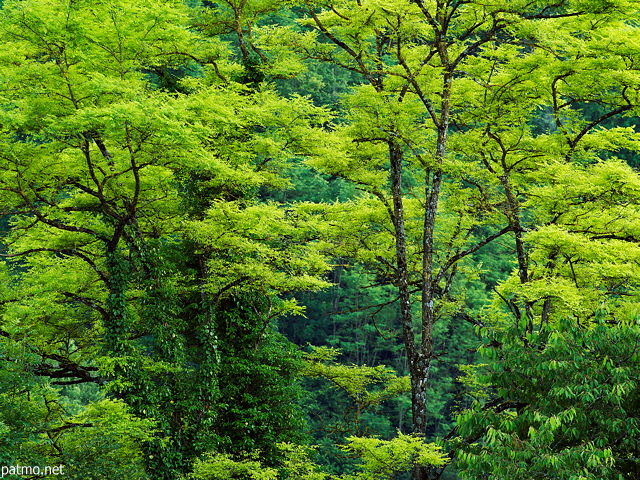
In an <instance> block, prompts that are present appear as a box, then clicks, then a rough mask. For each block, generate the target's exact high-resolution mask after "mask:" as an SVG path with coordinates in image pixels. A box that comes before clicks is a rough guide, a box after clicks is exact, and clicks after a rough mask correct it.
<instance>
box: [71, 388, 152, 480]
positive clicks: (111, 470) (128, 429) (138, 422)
mask: <svg viewBox="0 0 640 480" xmlns="http://www.w3.org/2000/svg"><path fill="white" fill-rule="evenodd" d="M74 423H75V424H77V425H79V426H78V427H77V428H74V429H71V430H70V431H69V432H68V433H63V434H62V440H61V441H60V446H61V448H62V451H63V454H62V455H61V457H60V461H61V463H63V464H64V465H65V469H64V475H65V478H71V479H78V480H79V479H83V478H96V479H110V478H114V476H119V475H125V476H126V478H131V479H146V478H148V477H147V475H146V473H145V468H144V467H145V462H144V458H143V455H144V453H143V451H142V448H141V445H142V444H143V442H146V441H149V440H150V439H151V438H152V437H153V434H154V422H153V421H152V420H149V419H140V418H137V417H135V416H134V415H132V414H131V413H130V409H129V408H128V407H127V406H126V405H125V404H124V403H123V402H121V401H120V402H119V401H113V400H102V401H100V402H96V403H92V404H90V405H89V406H88V407H87V409H86V410H85V411H84V412H82V413H81V414H79V415H77V416H75V417H72V418H71V419H70V424H74Z"/></svg>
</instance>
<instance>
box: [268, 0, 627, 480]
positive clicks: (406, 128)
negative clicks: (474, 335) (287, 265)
mask: <svg viewBox="0 0 640 480" xmlns="http://www.w3.org/2000/svg"><path fill="white" fill-rule="evenodd" d="M304 5H305V6H306V11H307V19H306V20H304V21H302V22H300V28H299V29H295V28H288V29H283V30H280V31H279V32H277V33H274V32H272V31H271V30H269V31H266V32H265V36H264V40H263V44H264V46H265V47H264V48H265V50H268V48H269V46H270V45H276V44H278V41H279V42H280V45H282V44H286V45H293V46H294V48H295V49H296V50H297V52H298V53H299V54H300V55H302V56H303V57H305V58H307V59H312V60H316V61H320V62H327V63H330V64H333V65H337V66H339V67H342V68H344V69H347V70H350V71H352V72H356V73H357V74H359V75H360V77H361V79H362V82H363V83H362V85H360V86H358V87H354V88H353V89H352V93H351V94H349V95H347V96H345V97H344V99H343V102H342V109H343V110H342V111H343V115H344V120H343V121H342V122H340V123H338V124H335V125H334V126H333V127H332V131H328V132H324V133H323V134H322V135H321V136H320V135H317V136H316V137H314V138H313V140H312V141H310V142H309V144H308V145H307V148H308V152H309V155H310V156H312V158H311V159H310V160H309V164H311V165H313V166H315V167H316V168H318V169H319V170H321V171H323V172H325V173H328V174H332V175H337V176H341V177H343V178H345V179H346V180H348V181H350V182H352V183H353V184H355V185H357V187H358V188H359V189H360V190H361V191H362V192H363V193H362V196H361V197H360V199H359V200H357V201H354V202H353V204H352V205H351V208H350V209H348V211H345V210H347V209H342V210H340V208H336V210H337V212H336V213H335V215H336V218H337V219H338V220H334V221H336V222H338V221H339V222H342V225H341V227H342V228H341V230H340V232H339V233H337V234H336V235H335V241H336V243H337V244H338V248H337V249H336V252H337V253H338V254H339V255H340V256H344V257H350V258H355V259H357V260H359V261H362V262H365V263H366V264H368V265H369V266H370V268H371V270H373V271H375V272H376V274H377V275H378V276H379V277H380V278H382V279H386V280H387V281H388V282H391V283H393V284H394V285H395V286H396V288H397V297H398V302H399V305H400V311H401V315H400V323H401V325H402V329H403V338H404V343H405V350H406V352H407V358H408V363H409V371H410V376H411V383H412V404H413V410H412V413H413V422H414V432H415V433H418V434H425V433H426V429H427V424H428V418H427V416H428V414H427V408H426V398H427V396H428V393H427V392H428V389H429V388H431V387H430V385H431V384H432V380H431V379H430V372H431V368H432V364H433V363H434V361H436V360H437V357H438V355H437V352H436V351H435V350H434V325H435V324H436V322H437V321H439V319H441V318H443V317H448V316H459V317H460V318H464V319H467V320H469V321H471V322H473V323H475V324H476V325H481V322H480V320H479V319H478V318H474V317H473V315H470V312H469V311H468V309H467V308H466V306H465V298H464V292H463V290H462V289H460V288H456V287H457V286H459V285H461V284H464V278H469V277H468V276H469V275H474V267H473V265H472V263H471V262H470V260H471V259H472V256H473V255H474V254H475V253H476V252H478V251H479V250H480V249H481V248H482V247H484V246H486V245H488V244H490V243H492V242H495V241H497V240H498V239H501V241H502V240H505V241H507V242H508V243H509V244H510V245H511V246H512V248H513V258H514V261H515V263H516V265H517V269H518V276H517V277H515V278H517V282H519V283H520V284H522V285H528V284H530V283H532V279H533V277H531V274H530V271H529V268H530V266H529V262H530V260H529V259H528V256H527V248H526V246H525V243H524V234H525V232H526V231H527V230H528V229H531V228H534V226H535V220H532V219H530V217H529V213H528V208H527V207H528V205H529V204H528V203H526V202H527V201H534V198H535V197H532V196H530V194H529V193H528V190H529V185H530V184H531V183H532V182H540V181H544V180H545V179H544V178H541V176H542V175H543V172H545V171H547V169H553V168H556V167H557V166H558V165H564V164H565V163H567V162H569V163H571V162H578V163H579V162H590V161H594V159H596V158H600V156H602V155H606V152H610V151H614V150H616V149H617V148H620V147H621V146H625V147H626V146H628V145H631V144H633V142H634V141H635V134H634V133H633V131H632V130H630V129H621V128H613V129H609V130H604V129H603V128H602V124H603V122H604V121H606V120H608V119H611V118H614V117H616V116H620V115H623V114H625V113H629V112H631V111H632V110H633V109H634V108H635V106H636V105H637V95H638V93H637V83H636V82H635V80H634V79H636V75H637V74H636V72H635V68H636V67H635V65H636V63H635V62H636V60H635V59H636V58H637V52H636V51H635V49H634V48H633V47H629V42H627V41H625V39H630V38H632V36H633V35H634V34H635V33H634V32H635V31H636V30H635V26H634V25H633V24H632V23H630V22H627V19H628V18H634V15H637V9H636V7H634V5H633V4H632V3H631V2H628V1H615V2H580V1H577V2H573V1H560V2H547V1H511V2H508V3H507V4H504V3H491V2H483V1H457V0H435V1H430V2H425V1H422V0H416V1H391V2H375V1H326V2H320V3H318V2H305V3H304ZM612 32H616V33H615V36H614V38H616V39H618V40H619V43H618V41H616V42H613V43H604V42H603V41H602V40H601V39H602V38H608V37H610V36H612V35H613V33H612ZM278 39H279V40H278ZM274 51H277V49H274ZM596 72H597V73H596ZM594 78H595V80H594ZM589 105H591V106H593V105H597V106H598V108H597V109H595V111H596V112H597V113H595V114H593V115H588V114H587V109H586V106H589ZM590 111H591V112H593V111H594V109H591V110H590ZM545 115H546V117H545ZM545 120H546V121H545ZM630 148H634V147H630ZM476 273H477V271H476ZM507 302H509V303H510V305H511V307H512V309H513V311H514V312H515V315H516V316H517V317H518V321H521V322H525V323H527V324H528V325H530V326H529V327H528V328H529V329H531V328H532V327H531V325H532V324H533V323H532V322H533V318H534V315H535V314H534V310H535V308H536V306H535V305H534V302H529V301H527V300H524V299H523V297H521V296H514V297H509V298H507ZM543 303H544V302H543ZM549 305H550V303H549ZM543 310H544V311H546V310H545V308H543ZM545 315H546V314H545ZM416 316H417V317H419V320H418V321H417V322H416V321H415V320H414V317H416ZM433 475H436V476H437V475H438V473H437V472H434V473H433ZM427 476H428V474H427V472H425V471H421V472H416V473H415V478H427Z"/></svg>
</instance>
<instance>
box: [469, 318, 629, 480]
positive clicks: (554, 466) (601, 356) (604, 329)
mask: <svg viewBox="0 0 640 480" xmlns="http://www.w3.org/2000/svg"><path fill="white" fill-rule="evenodd" d="M522 336H523V332H522V330H519V329H517V328H513V329H509V330H506V331H504V333H501V334H500V335H499V336H498V337H496V338H497V339H499V340H500V341H502V342H504V344H503V345H502V348H501V352H500V353H498V352H496V353H491V352H490V350H491V348H490V347H489V351H488V352H487V353H489V355H488V358H489V359H490V360H491V363H490V364H489V365H486V366H485V367H483V368H482V371H483V374H482V375H481V376H480V377H479V378H480V379H482V381H483V382H484V383H485V385H487V386H495V388H496V389H497V391H496V393H497V394H498V396H499V397H498V398H499V399H500V400H499V402H498V401H494V402H493V405H494V407H493V408H490V409H483V408H482V406H481V403H479V404H477V405H476V406H475V407H474V408H473V409H471V410H468V411H465V412H463V413H462V414H461V416H460V418H459V425H460V433H461V434H462V435H463V436H464V437H466V438H473V439H475V438H477V436H478V435H479V433H480V432H483V440H482V441H478V442H473V443H471V444H470V445H468V446H467V447H464V448H463V451H462V452H459V453H458V454H457V458H458V465H459V467H460V468H461V472H462V473H463V477H464V478H470V479H471V478H477V475H480V474H485V475H486V474H489V478H495V479H507V478H509V479H529V478H532V477H536V478H549V479H551V478H558V479H567V480H569V479H578V478H581V479H594V480H595V479H600V478H635V477H636V476H637V469H638V463H637V460H636V457H637V442H636V440H635V438H636V437H637V435H638V429H639V427H640V418H639V416H638V412H639V411H640V410H639V407H640V405H639V404H638V399H637V394H636V392H637V386H638V385H637V378H636V377H637V375H636V373H635V372H636V371H637V369H638V361H639V357H638V352H637V347H638V344H639V342H640V330H639V329H638V326H637V322H636V321H635V319H633V320H623V319H622V318H620V321H619V323H618V324H617V325H611V324H610V323H609V324H608V323H607V322H606V321H604V320H603V319H602V318H599V319H597V320H596V321H594V322H592V323H591V324H590V325H588V326H578V325H576V324H575V323H574V322H573V321H569V320H564V321H561V322H559V323H558V324H557V325H556V326H555V327H554V328H548V329H544V330H543V331H540V332H539V333H536V334H535V335H527V338H528V339H529V341H528V343H527V344H526V345H525V344H523V342H522V341H521V340H520V339H521V337H522ZM496 406H497V407H498V408H496ZM619 476H620V477H619Z"/></svg>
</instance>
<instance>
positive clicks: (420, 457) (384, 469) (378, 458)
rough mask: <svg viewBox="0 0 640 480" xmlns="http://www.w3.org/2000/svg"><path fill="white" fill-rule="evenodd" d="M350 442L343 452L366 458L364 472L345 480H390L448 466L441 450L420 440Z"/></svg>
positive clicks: (361, 439) (352, 439)
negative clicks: (420, 469) (421, 468)
mask: <svg viewBox="0 0 640 480" xmlns="http://www.w3.org/2000/svg"><path fill="white" fill-rule="evenodd" d="M348 440H349V443H348V444H347V445H345V446H344V447H342V448H343V449H344V450H346V451H348V452H353V453H355V454H357V455H358V456H359V457H361V458H362V460H363V465H362V469H363V470H364V472H363V473H361V474H358V475H355V476H352V475H346V476H343V477H341V478H344V479H354V480H355V479H362V480H387V479H393V478H395V476H396V474H397V473H399V472H406V471H411V470H412V469H413V468H414V467H416V466H420V465H421V466H426V465H435V466H442V465H444V464H446V463H447V457H446V455H444V454H443V453H442V452H441V447H439V446H437V445H435V444H433V443H425V442H424V439H423V438H421V437H418V436H412V435H403V434H402V433H400V432H398V436H397V437H395V438H393V439H391V440H380V439H378V438H364V437H349V438H348Z"/></svg>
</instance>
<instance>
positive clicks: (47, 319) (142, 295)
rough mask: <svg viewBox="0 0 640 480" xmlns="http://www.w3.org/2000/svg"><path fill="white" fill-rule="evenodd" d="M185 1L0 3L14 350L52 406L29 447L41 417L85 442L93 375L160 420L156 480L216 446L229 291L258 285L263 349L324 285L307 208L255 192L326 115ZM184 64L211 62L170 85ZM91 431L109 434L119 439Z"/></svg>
mask: <svg viewBox="0 0 640 480" xmlns="http://www.w3.org/2000/svg"><path fill="white" fill-rule="evenodd" d="M190 13H191V11H190V10H188V9H187V7H186V6H185V5H183V4H182V2H178V1H176V2H156V1H148V2H143V3H138V4H135V5H132V4H130V3H127V2H123V1H119V0H114V1H104V2H102V1H98V2H65V1H61V0H51V1H46V2H32V1H15V2H6V3H5V5H4V7H3V18H2V21H0V31H1V32H2V42H3V54H2V58H0V78H1V79H0V108H1V109H2V111H3V114H4V116H3V121H2V125H1V131H0V161H1V162H2V169H1V173H0V205H1V206H2V213H3V214H4V215H6V216H8V217H9V219H10V220H9V222H10V231H9V233H7V234H6V235H5V236H4V237H3V243H4V246H5V248H6V250H4V251H6V253H5V254H4V257H5V258H6V259H7V263H6V265H5V267H6V268H3V270H2V277H3V291H2V321H1V323H0V333H1V334H2V340H3V342H4V343H5V344H6V345H7V347H6V348H7V350H6V352H7V353H6V356H4V357H3V363H4V365H6V366H7V367H8V368H9V371H11V370H17V371H20V372H23V373H26V374H27V378H26V379H25V381H24V382H26V383H25V384H26V385H33V384H37V385H42V389H43V390H44V392H45V393H44V394H43V401H44V403H45V406H46V407H47V409H50V410H51V412H55V413H56V414H55V415H54V414H53V413H47V412H46V411H45V410H43V407H42V405H35V404H32V403H31V401H30V400H29V395H27V396H26V397H24V396H22V397H21V399H22V400H24V401H25V402H26V403H25V404H24V407H23V411H24V415H25V419H24V423H23V424H22V426H21V427H20V428H18V427H15V426H12V425H9V428H10V429H11V433H12V435H10V436H9V438H12V440H11V442H15V443H16V444H17V445H14V446H15V449H14V450H13V451H14V452H15V456H14V457H12V458H13V459H14V460H15V461H21V460H22V459H24V458H25V456H24V453H23V452H24V451H25V448H24V443H21V442H23V440H24V438H26V437H27V436H29V434H32V436H31V437H30V438H33V433H34V432H35V434H36V437H37V442H40V443H41V444H43V445H44V444H47V445H48V444H52V446H51V447H50V448H53V449H54V450H56V451H57V452H58V454H61V455H67V454H69V455H71V453H68V452H67V450H68V449H72V450H73V449H76V450H73V451H74V452H75V453H74V455H80V454H79V453H78V451H77V449H78V448H82V446H83V445H84V446H86V447H87V448H89V444H90V443H91V442H93V440H92V441H91V442H84V440H82V439H86V438H87V437H86V435H89V433H88V431H87V433H85V434H82V433H80V432H79V431H80V430H82V429H83V428H94V427H89V426H88V425H84V424H83V422H75V421H73V419H72V418H71V417H70V415H68V414H67V413H65V410H64V403H65V398H64V396H63V395H61V393H60V391H58V390H57V389H56V388H57V387H56V386H64V385H73V384H83V383H97V384H99V385H101V386H103V387H104V389H105V390H106V391H107V394H108V395H109V396H111V397H117V398H120V399H123V400H124V401H125V402H126V403H127V404H128V405H129V407H130V408H131V409H132V411H133V413H134V414H135V415H136V416H137V417H142V418H143V420H142V421H143V424H144V425H147V423H144V422H147V421H148V420H150V419H153V424H154V428H155V430H154V435H153V436H152V437H143V436H140V435H138V436H137V437H135V438H134V440H132V441H133V442H134V443H135V442H137V443H140V442H142V443H143V445H142V447H143V451H144V455H143V456H141V457H140V458H142V459H143V460H144V463H145V467H146V473H147V474H148V475H149V476H150V477H151V478H175V477H176V476H177V475H179V474H181V473H184V472H187V471H189V470H190V469H191V466H192V463H193V460H194V458H195V456H196V455H199V454H201V453H203V452H206V451H207V450H211V449H214V448H216V447H217V446H218V443H219V442H220V441H221V440H220V437H219V432H217V431H216V430H215V429H213V428H212V425H213V424H214V422H215V420H217V419H218V418H220V415H221V414H220V412H219V411H218V410H217V409H216V405H217V404H218V403H219V402H220V395H221V393H223V392H221V388H220V387H221V386H220V384H219V381H220V378H221V375H220V372H219V369H220V368H221V361H220V355H222V354H223V353H224V354H227V355H230V353H229V349H231V345H230V344H231V342H229V343H227V344H226V345H223V346H224V347H225V348H224V349H223V348H219V342H218V339H217V336H218V334H219V332H218V330H219V329H220V327H221V325H222V324H223V323H224V322H223V320H222V317H224V316H225V315H226V316H227V319H228V318H230V317H232V314H231V312H225V311H224V309H223V308H222V305H223V302H224V301H229V300H230V299H232V298H236V299H237V298H239V297H241V296H242V295H243V294H244V293H245V292H247V291H248V290H250V289H252V288H253V287H255V286H256V285H260V286H261V290H260V293H261V295H262V297H261V299H260V301H259V302H258V303H262V306H260V308H256V305H257V304H256V303H254V304H251V303H248V304H246V305H245V306H246V308H247V310H250V309H254V310H251V311H250V313H251V314H250V315H249V316H247V318H242V319H241V320H242V321H246V322H249V323H250V322H254V323H253V324H252V325H250V330H252V333H251V335H252V338H251V341H252V343H251V347H253V348H254V349H255V352H257V353H256V357H258V358H259V357H260V355H263V356H264V355H265V354H266V353H267V351H268V350H269V348H272V349H273V348H274V344H277V342H274V341H273V340H270V339H273V338H274V336H273V334H271V332H270V327H269V322H270V321H271V320H272V318H273V317H274V316H275V315H277V314H279V313H281V312H285V311H288V310H291V309H294V310H295V308H296V306H295V304H294V302H292V301H289V300H286V299H285V298H279V297H278V295H284V294H285V293H286V292H288V291H291V290H295V289H298V288H317V287H320V286H322V285H324V284H325V283H324V282H323V281H321V280H318V278H317V276H318V275H320V274H321V273H322V272H324V271H325V269H326V266H325V264H324V261H323V260H322V259H321V257H320V256H319V255H318V254H317V253H315V248H314V246H313V242H312V241H310V240H313V234H312V233H309V230H312V225H311V226H309V229H307V230H305V226H306V225H309V224H310V223H312V222H310V221H309V214H308V213H306V212H307V211H308V210H309V208H308V207H305V206H301V207H299V208H296V209H290V210H288V211H284V210H283V209H279V208H278V207H277V206H275V205H263V206H258V205H257V204H256V201H255V192H257V190H258V189H259V188H261V187H262V188H268V187H273V186H279V185H280V186H281V185H284V184H286V180H283V179H282V178H281V176H280V173H281V171H282V168H283V165H284V163H285V162H286V160H287V159H288V155H289V154H288V149H287V145H288V144H289V143H290V137H291V135H293V133H294V132H295V129H296V128H307V126H308V124H309V123H313V122H315V121H318V120H316V119H320V120H319V121H322V119H323V118H325V116H326V115H325V113H324V112H323V111H322V110H320V109H314V108H313V107H311V106H310V105H309V102H308V101H306V100H303V99H299V98H298V99H292V100H290V101H288V100H282V99H280V98H279V97H278V96H277V95H276V94H275V93H273V92H272V91H269V90H267V89H263V90H260V91H258V90H257V89H253V90H251V89H248V88H246V87H245V86H243V85H242V84H239V83H236V82H233V81H232V80H230V78H231V77H232V76H233V75H236V74H239V73H241V71H242V68H241V67H239V66H238V65H236V64H234V63H233V62H232V61H230V60H229V59H228V58H229V56H230V53H229V49H228V48H227V46H226V45H225V43H224V42H222V41H220V40H219V39H216V38H206V37H204V36H203V35H200V34H199V33H197V32H196V31H195V30H194V29H193V28H192V26H191V25H190V23H189V22H190ZM176 71H183V72H187V71H191V72H194V73H195V74H197V75H196V76H194V77H188V76H185V75H183V76H184V77H185V78H183V79H179V78H172V81H173V83H171V82H169V83H167V82H165V81H164V80H166V78H167V75H168V74H169V73H171V72H176ZM163 79H164V80H163ZM176 86H177V88H173V87H176ZM161 87H162V88H161ZM170 87H171V88H170ZM292 118H294V119H296V121H295V122H292V121H291V119H292ZM261 215H269V216H270V218H271V222H270V223H268V224H266V225H264V224H262V223H261V222H260V221H259V220H260V216H261ZM265 227H266V228H265ZM305 232H307V233H305ZM265 237H269V238H268V241H267V240H266V239H265ZM230 266H231V267H232V268H231V267H230ZM227 267H229V268H227ZM5 285H6V287H5ZM246 298H247V297H246V296H245V299H246ZM243 340H245V339H243ZM263 345H267V347H266V348H264V349H263V348H262V347H263ZM283 350H286V348H285V349H283ZM12 351H23V352H27V354H22V355H19V356H16V355H13V354H12V353H11V352H12ZM222 363H224V362H222ZM285 363H286V362H284V361H283V362H282V364H281V365H280V366H282V367H283V368H284V369H285V370H286V369H289V371H288V373H287V375H291V371H293V370H292V368H290V366H289V367H285V366H284V364H285ZM275 369H276V368H275V367H274V370H275ZM267 374H268V375H273V374H274V371H273V370H272V371H270V372H267V373H265V375H267ZM12 378H13V377H12ZM266 383H268V381H267V382H265V384H266ZM226 387H228V385H227V386H226ZM276 393H277V394H279V395H280V396H281V398H280V400H282V402H283V403H284V404H287V402H289V405H290V403H291V402H292V401H293V400H294V399H293V398H286V399H285V398H282V397H283V396H284V395H285V394H286V389H284V388H283V389H281V390H279V391H278V392H276ZM232 400H233V399H232ZM254 403H255V401H254ZM3 405H5V406H6V403H3ZM91 408H92V407H89V410H88V411H91ZM96 408H97V407H96ZM32 409H35V410H34V413H33V414H32V413H31V410H32ZM285 409H286V408H285ZM137 417H136V418H137ZM123 418H124V417H123ZM123 421H124V420H123ZM131 421H132V422H133V420H131ZM84 423H90V422H84ZM272 423H273V422H272ZM148 425H150V423H149V424H148ZM287 425H288V426H286V425H282V428H294V427H295V428H297V424H296V423H295V422H294V421H292V423H289V424H287ZM67 426H68V427H67ZM72 427H73V428H72ZM95 428H96V429H97V431H98V433H96V434H95V439H96V441H97V440H99V436H100V434H103V435H104V436H105V438H107V437H108V435H110V433H109V431H108V429H107V426H106V425H105V424H100V426H97V427H95ZM72 431H73V432H72ZM60 432H64V433H63V434H62V435H58V433H60ZM16 435H22V436H23V437H21V438H17V436H16ZM83 435H85V436H83ZM91 438H94V437H93V436H92V437H91ZM12 445H13V443H12ZM12 448H13V447H12ZM133 449H134V447H133V446H131V449H130V450H131V451H133ZM12 455H13V453H12ZM69 458H71V457H69ZM74 458H76V457H74ZM136 458H137V457H136ZM70 461H71V460H70ZM107 461H109V460H108V459H107V457H105V462H107ZM78 471H81V470H78ZM136 475H137V473H136ZM141 475H142V474H141Z"/></svg>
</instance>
